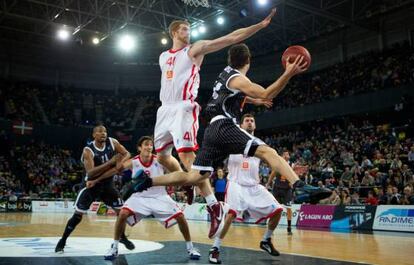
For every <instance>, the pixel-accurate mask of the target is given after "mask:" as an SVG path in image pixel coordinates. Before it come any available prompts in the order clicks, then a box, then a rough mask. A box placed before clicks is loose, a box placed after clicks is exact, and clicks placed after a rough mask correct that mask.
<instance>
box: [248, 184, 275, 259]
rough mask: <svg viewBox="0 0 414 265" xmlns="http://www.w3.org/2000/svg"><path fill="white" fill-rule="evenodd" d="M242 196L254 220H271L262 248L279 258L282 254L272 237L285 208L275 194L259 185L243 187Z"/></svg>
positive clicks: (258, 221)
mask: <svg viewBox="0 0 414 265" xmlns="http://www.w3.org/2000/svg"><path fill="white" fill-rule="evenodd" d="M242 195H243V199H244V201H245V202H246V204H247V205H248V209H247V211H248V212H249V213H250V216H251V217H252V218H256V219H257V222H256V223H260V222H261V221H263V220H266V219H269V222H268V225H267V228H266V230H265V232H264V233H263V239H262V241H260V248H261V249H263V250H264V251H266V252H267V253H269V254H270V255H272V256H279V255H280V253H279V252H278V251H277V250H276V249H275V248H274V246H273V243H272V235H273V232H274V230H275V229H276V227H277V225H278V224H279V220H280V217H281V216H282V212H283V207H282V206H281V205H280V204H279V202H278V201H276V199H275V198H274V196H273V194H271V193H270V192H269V191H268V190H267V189H266V188H265V187H264V186H262V185H259V184H257V185H256V186H252V187H243V189H242Z"/></svg>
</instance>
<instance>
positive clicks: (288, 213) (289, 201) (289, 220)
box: [284, 189, 293, 236]
mask: <svg viewBox="0 0 414 265" xmlns="http://www.w3.org/2000/svg"><path fill="white" fill-rule="evenodd" d="M284 199H285V202H284V205H285V208H286V217H287V224H288V226H287V233H288V235H290V236H291V235H292V201H293V191H292V189H289V190H287V191H286V196H285V198H284Z"/></svg>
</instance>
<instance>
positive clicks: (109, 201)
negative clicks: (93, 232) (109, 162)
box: [100, 183, 135, 250]
mask: <svg viewBox="0 0 414 265" xmlns="http://www.w3.org/2000/svg"><path fill="white" fill-rule="evenodd" d="M100 197H101V198H102V200H103V202H104V203H105V204H106V205H107V206H109V207H111V208H112V209H113V210H114V211H115V212H116V214H117V215H118V216H119V214H120V211H121V209H122V206H123V201H122V199H121V197H120V194H119V192H118V190H117V189H115V187H114V186H113V184H112V183H111V184H108V185H106V186H104V187H103V188H102V189H101V195H100ZM124 214H125V213H124ZM121 228H122V229H123V230H121V231H120V234H119V242H120V243H122V244H124V245H125V247H126V248H127V249H129V250H133V249H134V248H135V245H134V243H132V242H131V241H130V240H128V238H127V237H126V235H125V224H124V225H123V226H121Z"/></svg>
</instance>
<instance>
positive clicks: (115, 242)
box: [112, 240, 119, 248]
mask: <svg viewBox="0 0 414 265" xmlns="http://www.w3.org/2000/svg"><path fill="white" fill-rule="evenodd" d="M118 243H119V240H114V243H113V245H112V247H113V248H118Z"/></svg>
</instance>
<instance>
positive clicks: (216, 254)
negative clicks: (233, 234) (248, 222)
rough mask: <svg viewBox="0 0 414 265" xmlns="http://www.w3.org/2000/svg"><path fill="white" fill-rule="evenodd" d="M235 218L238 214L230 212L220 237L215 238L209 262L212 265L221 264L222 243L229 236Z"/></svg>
mask: <svg viewBox="0 0 414 265" xmlns="http://www.w3.org/2000/svg"><path fill="white" fill-rule="evenodd" d="M235 218H236V214H235V212H233V211H229V212H228V214H227V215H226V220H225V222H224V226H223V229H222V230H221V233H220V235H219V236H216V237H215V238H214V243H213V246H212V247H211V248H210V251H209V253H208V261H209V262H210V263H211V264H221V260H220V247H221V243H222V241H223V240H224V237H225V236H226V235H227V232H228V231H229V229H230V227H231V224H232V223H233V221H234V219H235Z"/></svg>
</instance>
